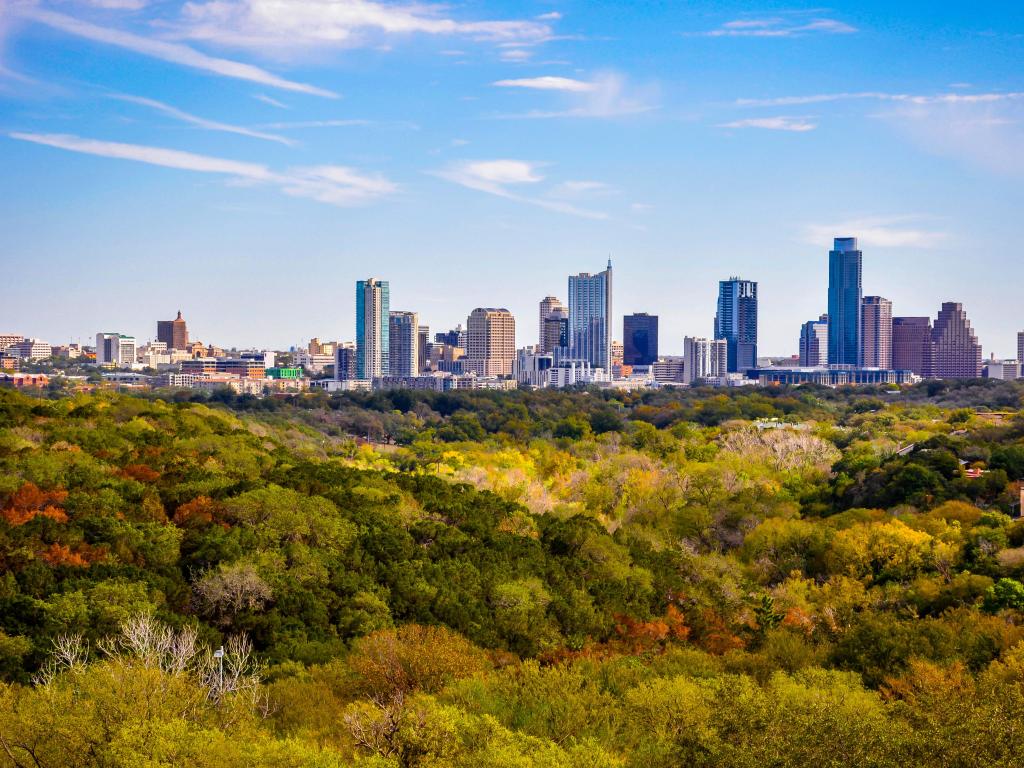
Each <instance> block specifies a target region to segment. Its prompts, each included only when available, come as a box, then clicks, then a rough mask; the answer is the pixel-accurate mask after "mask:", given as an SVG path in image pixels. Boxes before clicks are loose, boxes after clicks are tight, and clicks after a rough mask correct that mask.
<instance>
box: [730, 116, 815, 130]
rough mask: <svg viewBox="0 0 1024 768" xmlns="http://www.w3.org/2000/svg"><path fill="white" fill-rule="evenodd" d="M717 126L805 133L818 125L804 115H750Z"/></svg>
mask: <svg viewBox="0 0 1024 768" xmlns="http://www.w3.org/2000/svg"><path fill="white" fill-rule="evenodd" d="M718 127H719V128H763V129H766V130H770V131H792V132H795V133H806V132H807V131H813V130H814V129H815V128H817V127H818V125H817V123H812V122H810V120H809V119H808V118H806V117H785V116H779V117H751V118H746V119H744V120H733V121H732V122H731V123H722V124H721V125H719V126H718Z"/></svg>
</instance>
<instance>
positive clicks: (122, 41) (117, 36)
mask: <svg viewBox="0 0 1024 768" xmlns="http://www.w3.org/2000/svg"><path fill="white" fill-rule="evenodd" d="M17 12H18V13H19V14H20V15H22V16H23V17H25V18H27V19H30V20H32V21H35V22H37V23H39V24H44V25H46V26H48V27H51V28H53V29H57V30H60V31H61V32H65V33H66V34H69V35H75V36H76V37H82V38H85V39H86V40H92V41H93V42H97V43H104V44H106V45H113V46H116V47H118V48H124V49H125V50H129V51H133V52H135V53H138V54H141V55H143V56H151V57H152V58H155V59H160V60H162V61H168V62H171V63H173V64H180V65H181V66H184V67H190V68H192V69H198V70H202V71H204V72H210V73H212V74H215V75H220V76H222V77H231V78H237V79H239V80H248V81H250V82H253V83H260V84H261V85H266V86H268V87H271V88H280V89H281V90H285V91H295V92H297V93H308V94H312V95H314V96H326V97H330V98H334V97H336V96H337V94H335V93H332V92H331V91H328V90H325V89H323V88H318V87H316V86H313V85H308V84H306V83H298V82H295V81H292V80H285V79H284V78H282V77H278V76H277V75H274V74H271V73H270V72H268V71H266V70H265V69H261V68H260V67H257V66H254V65H252V64H244V63H242V62H239V61H232V60H231V59H221V58H217V57H214V56H208V55H207V54H205V53H200V52H199V51H197V50H195V49H194V48H190V47H188V46H187V45H183V44H181V43H176V42H168V41H166V40H157V39H154V38H150V37H143V36H142V35H136V34H134V33H132V32H124V31H122V30H118V29H110V28H108V27H101V26H97V25H96V24H92V23H90V22H87V21H82V20H80V19H76V18H73V17H71V16H66V15H65V14H62V13H56V12H54V11H48V10H46V9H43V8H36V7H32V6H17Z"/></svg>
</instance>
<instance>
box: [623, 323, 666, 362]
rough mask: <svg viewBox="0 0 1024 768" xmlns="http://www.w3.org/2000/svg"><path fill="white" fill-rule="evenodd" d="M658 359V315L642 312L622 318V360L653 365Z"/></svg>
mask: <svg viewBox="0 0 1024 768" xmlns="http://www.w3.org/2000/svg"><path fill="white" fill-rule="evenodd" d="M657 359H658V316H657V315H648V314H647V313H646V312H640V313H638V314H635V315H626V316H625V317H624V318H622V362H623V363H624V364H625V365H653V364H654V362H655V361H656V360H657Z"/></svg>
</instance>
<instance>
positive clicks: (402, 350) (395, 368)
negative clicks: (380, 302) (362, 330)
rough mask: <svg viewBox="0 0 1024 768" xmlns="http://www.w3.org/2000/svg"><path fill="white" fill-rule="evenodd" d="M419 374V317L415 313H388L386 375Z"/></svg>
mask: <svg viewBox="0 0 1024 768" xmlns="http://www.w3.org/2000/svg"><path fill="white" fill-rule="evenodd" d="M417 373H419V316H418V315H417V314H416V313H415V312H389V313H388V375H389V376H415V375H416V374H417Z"/></svg>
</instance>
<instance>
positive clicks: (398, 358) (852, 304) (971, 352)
mask: <svg viewBox="0 0 1024 768" xmlns="http://www.w3.org/2000/svg"><path fill="white" fill-rule="evenodd" d="M863 260H864V259H863V253H862V251H861V250H860V249H859V247H858V243H857V238H855V237H837V238H835V242H834V247H833V249H832V250H831V251H829V253H828V261H827V275H828V291H827V300H826V301H824V302H823V304H825V305H826V306H827V312H825V313H823V314H822V315H821V316H820V317H819V318H817V319H814V320H808V321H807V322H806V323H804V324H803V325H802V326H801V327H800V329H799V333H798V334H797V333H796V332H794V338H795V341H797V340H798V343H797V344H794V346H795V347H796V346H798V350H799V351H798V352H797V353H795V354H793V355H791V356H789V357H775V358H762V357H759V356H758V314H759V312H760V311H761V310H760V307H759V301H758V283H757V281H754V280H746V279H742V278H739V277H730V278H728V279H724V280H721V281H720V283H719V286H718V297H717V303H716V313H715V316H714V319H713V322H712V321H711V320H710V319H709V323H708V325H709V326H713V333H712V334H707V335H699V334H698V333H696V332H695V333H694V335H692V336H690V335H687V336H684V337H683V338H682V339H675V340H670V339H666V338H664V336H662V337H661V338H660V339H659V332H658V320H659V318H658V316H657V315H653V314H648V313H644V312H639V313H634V314H627V315H624V316H623V319H622V324H621V325H620V326H618V327H616V322H615V319H616V316H615V315H614V300H613V297H614V281H613V267H612V260H611V259H610V258H609V259H608V262H607V266H606V267H605V269H604V270H603V271H601V272H596V273H589V272H581V273H579V274H575V275H570V276H569V277H568V285H567V299H568V300H567V302H564V301H563V300H562V299H561V298H559V297H557V296H554V295H548V296H545V297H544V298H543V299H541V300H540V301H539V303H538V315H537V336H536V338H537V343H536V344H531V345H528V346H525V347H519V348H517V346H516V318H515V317H514V316H513V314H512V313H511V312H510V311H509V310H508V309H506V308H501V307H477V308H475V309H473V310H472V311H470V312H469V314H468V316H467V318H466V322H465V324H464V325H462V324H460V325H458V326H456V327H455V328H451V329H445V330H440V331H438V330H436V329H435V331H434V333H431V328H430V325H429V324H428V323H427V322H425V321H426V320H427V318H425V317H423V316H421V314H420V313H419V312H417V311H413V310H399V309H392V307H391V301H390V295H391V290H390V283H389V281H388V280H387V279H385V278H378V277H368V278H366V279H363V280H358V281H356V284H355V294H356V297H355V298H356V302H355V306H356V312H355V318H354V323H353V327H354V330H355V338H354V340H345V341H340V340H321V339H318V338H313V339H311V340H310V341H309V342H308V343H307V344H306V345H305V346H304V347H301V346H293V347H291V348H289V349H287V350H274V349H248V350H238V349H234V348H226V347H221V346H218V345H217V344H215V343H209V344H207V343H204V342H202V341H199V340H195V339H192V338H190V335H189V329H188V325H187V322H186V320H185V318H184V317H183V315H182V313H181V312H180V311H179V312H178V314H177V317H176V318H175V319H173V320H159V321H157V323H156V335H155V337H154V338H151V339H147V340H139V339H137V338H136V337H134V336H132V335H129V334H125V333H120V332H99V333H96V335H95V340H96V341H95V346H92V345H81V344H77V343H69V344H64V345H56V346H54V345H51V344H50V343H48V342H46V341H44V340H41V339H38V338H35V337H32V336H31V335H27V336H22V335H19V334H17V333H5V334H3V335H0V383H6V384H8V385H12V386H15V387H35V388H39V387H47V386H49V385H50V374H49V373H47V371H48V370H50V369H51V368H52V366H49V365H48V364H47V363H48V362H50V361H52V360H53V359H54V358H58V359H61V360H63V361H65V365H64V366H63V369H64V371H65V372H66V373H67V375H66V376H62V378H66V379H67V381H68V382H69V383H73V382H75V381H76V380H77V381H78V382H79V383H85V382H88V381H90V377H89V376H88V374H87V373H84V372H83V367H82V366H83V365H84V366H88V367H93V368H94V369H95V370H96V371H97V372H99V378H98V379H97V378H96V377H95V376H93V377H92V378H91V382H92V383H93V384H96V383H101V384H106V385H110V386H114V387H127V388H154V387H155V388H160V387H168V388H179V389H200V390H206V391H211V390H214V389H217V388H221V387H227V388H229V389H232V390H234V391H235V392H237V393H244V394H252V395H262V394H265V393H288V392H291V393H295V392H300V391H305V390H307V389H313V390H322V391H326V392H335V391H371V390H390V389H419V390H433V391H438V392H443V391H448V390H452V389H496V390H507V389H515V388H517V387H528V388H548V387H551V388H559V389H564V388H572V387H581V386H595V387H598V388H602V389H612V390H626V391H628V390H635V389H647V388H657V387H672V386H713V387H739V386H772V385H799V384H819V385H824V386H833V387H834V386H848V385H897V386H898V385H909V384H914V383H917V382H920V381H921V380H923V379H975V378H982V377H984V378H990V379H1001V380H1011V379H1018V378H1021V377H1022V375H1024V374H1022V365H1021V361H1022V360H1024V331H1021V332H1019V333H1018V335H1017V345H1018V349H1017V355H1016V357H1015V358H1013V359H996V357H995V355H994V354H992V355H991V356H990V357H989V358H988V359H987V360H986V359H984V357H983V352H982V345H981V343H980V341H979V340H978V338H977V336H976V335H975V332H974V330H973V329H972V327H971V322H970V320H969V319H968V316H967V312H966V311H965V309H964V307H963V305H962V304H960V303H958V302H954V301H943V302H941V306H940V308H939V309H938V312H937V314H936V316H935V318H934V320H933V319H932V318H930V317H917V316H901V315H898V314H894V311H893V305H892V302H891V301H890V300H889V299H887V298H884V297H882V296H865V295H863V287H862V285H863ZM768 311H770V308H769V309H768ZM680 352H681V354H680ZM69 364H70V365H69ZM23 367H24V370H22V368H23ZM70 370H73V371H74V373H69V372H68V371H70Z"/></svg>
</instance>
